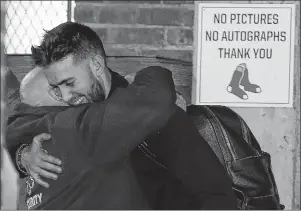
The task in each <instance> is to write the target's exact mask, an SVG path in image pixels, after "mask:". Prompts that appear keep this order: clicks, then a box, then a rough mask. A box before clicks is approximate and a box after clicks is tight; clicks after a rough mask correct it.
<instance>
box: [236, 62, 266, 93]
mask: <svg viewBox="0 0 301 211" xmlns="http://www.w3.org/2000/svg"><path fill="white" fill-rule="evenodd" d="M240 85H242V86H243V87H244V90H245V91H248V92H254V93H260V92H261V88H260V87H259V86H258V85H256V84H251V83H250V81H249V70H248V68H245V71H244V76H243V78H242V79H241V83H240Z"/></svg>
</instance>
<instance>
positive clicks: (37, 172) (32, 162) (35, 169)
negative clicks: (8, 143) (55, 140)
mask: <svg viewBox="0 0 301 211" xmlns="http://www.w3.org/2000/svg"><path fill="white" fill-rule="evenodd" d="M49 139H51V136H50V135H49V134H47V133H42V134H40V135H37V136H35V137H34V139H33V142H32V144H31V145H30V146H28V147H26V148H24V150H23V152H22V155H21V164H22V166H23V167H24V168H25V169H26V171H27V173H28V174H29V175H30V176H32V177H33V178H34V180H35V182H37V183H38V184H40V185H42V186H43V187H45V188H48V187H49V184H48V183H47V182H45V181H43V180H42V179H41V176H42V177H45V178H48V179H53V180H56V179H57V177H58V175H57V174H54V173H53V172H56V173H61V172H62V169H61V167H59V166H60V165H61V164H62V162H61V161H60V160H59V159H57V158H55V157H53V156H51V155H48V154H47V153H46V152H45V151H44V150H43V149H42V141H45V140H49Z"/></svg>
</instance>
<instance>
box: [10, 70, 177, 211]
mask: <svg viewBox="0 0 301 211" xmlns="http://www.w3.org/2000/svg"><path fill="white" fill-rule="evenodd" d="M47 88H48V83H47V79H46V78H45V76H44V73H43V72H42V69H41V68H35V69H34V70H32V71H31V72H30V73H29V74H28V75H27V76H26V77H25V78H24V80H23V81H22V83H21V99H22V103H23V104H19V105H18V107H17V108H16V109H15V110H14V114H13V115H12V116H11V117H10V118H9V120H8V127H7V142H8V149H9V150H10V149H11V145H14V143H16V142H17V141H18V140H21V143H23V144H24V143H25V144H26V143H27V144H28V143H30V142H31V140H32V137H33V136H34V135H37V134H39V133H42V134H41V135H40V136H44V137H46V138H48V139H49V138H50V137H49V136H48V137H47V135H46V134H43V133H45V132H49V133H51V138H52V140H51V141H47V142H45V143H43V149H44V150H46V151H47V152H48V153H51V154H52V155H54V156H56V157H58V158H60V159H61V160H62V164H63V173H62V174H61V175H60V176H59V177H58V178H55V177H53V179H55V180H52V181H51V180H50V181H48V182H49V184H50V186H49V187H48V188H44V187H43V186H40V185H38V184H36V182H35V180H34V179H33V177H31V176H29V177H27V178H26V186H27V195H26V205H27V209H96V210H97V209H150V207H149V205H148V203H147V200H146V199H145V196H144V194H143V193H142V190H141V188H140V187H139V184H138V182H137V180H136V178H135V174H134V172H133V170H132V168H131V163H130V160H129V158H130V157H129V154H130V152H131V151H132V150H133V149H134V148H135V147H136V146H137V145H138V144H139V143H140V142H142V140H144V139H145V138H146V137H147V136H148V135H150V134H151V133H153V132H156V131H157V130H159V129H161V128H162V127H163V125H164V124H166V122H167V120H168V118H169V117H170V116H171V115H172V114H173V113H174V111H175V105H174V102H175V99H176V97H175V88H174V84H173V80H172V77H171V73H170V71H168V70H167V69H164V68H160V67H148V68H145V69H143V70H141V71H140V72H139V73H138V75H137V76H136V77H135V80H134V82H133V83H132V84H130V85H129V86H128V87H127V88H123V89H118V90H116V91H115V92H114V93H113V94H112V96H111V97H110V99H107V100H104V101H103V102H95V103H91V104H82V105H78V106H76V107H67V106H66V104H64V103H62V102H57V101H55V100H54V99H53V98H52V97H51V96H50V95H49V94H48V93H47ZM54 105H56V107H54ZM59 105H60V107H59ZM47 106H48V107H47ZM49 106H52V107H49ZM116 110H117V111H116ZM127 114H132V115H131V117H129V118H126V119H125V118H124V117H126V115H127ZM120 118H121V119H120ZM132 127H135V128H136V129H137V131H133V130H131V128H132ZM112 131H114V133H112ZM108 133H109V135H108ZM32 148H34V146H32Z"/></svg>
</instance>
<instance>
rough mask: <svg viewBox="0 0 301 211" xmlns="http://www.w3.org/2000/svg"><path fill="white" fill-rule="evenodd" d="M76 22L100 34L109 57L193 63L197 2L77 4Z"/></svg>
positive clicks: (95, 2)
mask: <svg viewBox="0 0 301 211" xmlns="http://www.w3.org/2000/svg"><path fill="white" fill-rule="evenodd" d="M181 2H182V3H181ZM74 19H75V21H78V22H81V23H84V24H86V25H89V26H90V27H92V28H93V29H94V30H95V31H96V32H97V33H98V34H99V36H100V37H101V39H102V41H103V42H104V44H105V48H106V52H107V54H108V55H114V56H123V55H132V56H138V55H143V56H154V55H156V56H163V57H169V58H176V59H182V60H185V61H192V44H193V31H192V27H193V19H194V4H193V1H127V3H124V2H123V1H113V2H110V1H88V2H87V1H76V7H75V9H74Z"/></svg>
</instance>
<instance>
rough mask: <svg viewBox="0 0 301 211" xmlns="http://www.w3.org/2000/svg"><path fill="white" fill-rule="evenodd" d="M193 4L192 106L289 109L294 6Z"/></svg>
mask: <svg viewBox="0 0 301 211" xmlns="http://www.w3.org/2000/svg"><path fill="white" fill-rule="evenodd" d="M195 5H196V10H195V11H196V14H195V28H194V30H195V34H194V35H195V36H194V40H195V51H194V71H193V91H192V103H193V104H196V105H224V106H239V107H292V106H293V75H294V39H295V5H294V4H237V3H236V4H232V3H228V4H226V3H224V4H221V3H200V2H195Z"/></svg>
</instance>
